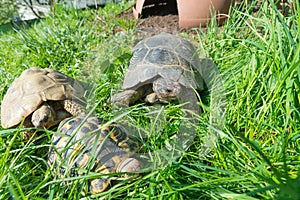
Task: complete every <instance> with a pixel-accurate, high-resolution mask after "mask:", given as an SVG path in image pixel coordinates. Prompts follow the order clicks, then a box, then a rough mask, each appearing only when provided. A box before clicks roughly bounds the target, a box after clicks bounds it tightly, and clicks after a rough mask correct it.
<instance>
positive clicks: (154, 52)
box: [110, 33, 203, 113]
mask: <svg viewBox="0 0 300 200" xmlns="http://www.w3.org/2000/svg"><path fill="white" fill-rule="evenodd" d="M132 52H133V56H132V58H131V60H130V63H129V67H128V68H127V70H126V74H125V78H124V81H123V86H122V89H123V90H124V91H123V92H120V93H118V94H115V95H113V96H112V97H111V99H110V102H111V103H112V104H114V105H117V106H125V105H131V104H133V103H135V102H136V101H137V100H140V99H142V100H144V101H145V102H147V103H151V104H153V103H168V102H170V101H172V100H175V99H178V100H180V101H182V102H187V103H188V102H189V103H188V104H187V105H186V106H185V108H188V109H191V110H193V111H196V112H197V113H199V108H198V106H197V101H198V99H197V96H196V94H195V90H196V89H197V90H202V89H203V79H202V77H201V72H200V67H201V66H200V60H199V57H198V55H197V53H196V49H195V47H194V46H193V44H192V43H191V42H189V41H187V40H186V39H184V38H182V37H178V36H175V35H171V34H168V33H161V34H159V35H155V36H152V37H149V38H146V39H144V40H142V41H140V42H139V43H138V44H137V45H136V46H135V47H134V48H133V50H132Z"/></svg>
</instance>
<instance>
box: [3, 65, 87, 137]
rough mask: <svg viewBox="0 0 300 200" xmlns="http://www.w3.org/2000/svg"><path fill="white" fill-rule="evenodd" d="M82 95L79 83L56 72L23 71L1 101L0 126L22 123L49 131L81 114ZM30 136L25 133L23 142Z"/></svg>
mask: <svg viewBox="0 0 300 200" xmlns="http://www.w3.org/2000/svg"><path fill="white" fill-rule="evenodd" d="M85 92H86V90H85V89H84V87H83V86H82V85H81V84H80V83H78V82H77V81H75V80H74V79H73V78H71V77H68V76H66V75H64V74H62V73H60V72H58V71H56V70H52V69H48V68H44V69H43V68H30V69H27V70H25V71H23V72H22V74H21V75H20V77H18V78H16V79H15V80H14V82H13V83H12V84H11V86H10V87H9V88H8V90H7V92H6V94H5V96H4V98H3V101H2V104H1V125H2V127H3V128H10V127H15V126H17V125H18V124H20V123H21V122H22V121H23V120H24V119H25V120H24V122H23V126H24V127H36V128H49V127H51V126H54V125H56V124H58V123H59V122H60V121H61V120H63V119H65V118H67V117H69V116H71V115H74V116H77V115H81V114H85V108H84V106H83V105H82V104H81V102H83V100H82V99H83V96H84V95H85ZM32 133H33V132H32V131H27V132H25V135H24V137H25V139H28V138H29V137H31V134H32Z"/></svg>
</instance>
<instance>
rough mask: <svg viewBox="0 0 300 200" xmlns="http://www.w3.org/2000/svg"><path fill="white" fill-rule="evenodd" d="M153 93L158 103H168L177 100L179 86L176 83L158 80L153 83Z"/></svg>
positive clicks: (168, 80)
mask: <svg viewBox="0 0 300 200" xmlns="http://www.w3.org/2000/svg"><path fill="white" fill-rule="evenodd" d="M153 91H154V92H155V94H156V96H157V98H158V101H159V102H162V103H168V102H171V101H173V100H175V99H177V98H178V95H179V94H180V91H181V86H180V84H179V83H178V82H176V81H173V80H170V79H165V78H158V79H157V80H155V81H154V82H153Z"/></svg>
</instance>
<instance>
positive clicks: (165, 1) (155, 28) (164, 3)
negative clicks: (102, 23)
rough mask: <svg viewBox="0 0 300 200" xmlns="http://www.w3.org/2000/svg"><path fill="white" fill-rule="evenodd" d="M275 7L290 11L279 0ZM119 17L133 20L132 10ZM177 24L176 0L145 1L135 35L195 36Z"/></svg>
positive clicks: (255, 9) (287, 5)
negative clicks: (181, 34)
mask: <svg viewBox="0 0 300 200" xmlns="http://www.w3.org/2000/svg"><path fill="white" fill-rule="evenodd" d="M242 1H243V0H235V5H236V6H237V7H238V5H239V4H241V3H242ZM247 2H248V5H250V3H251V0H248V1H247ZM260 5H261V1H258V2H257V4H256V5H255V7H254V8H253V14H254V15H255V14H256V12H257V10H258V9H259V7H260ZM277 7H278V9H279V10H280V11H281V12H282V13H283V14H286V13H287V11H286V10H287V9H290V8H291V5H290V4H289V3H287V1H286V0H280V3H278V4H277ZM121 15H122V16H123V17H126V18H129V19H134V17H133V12H132V8H130V9H128V10H126V11H124V12H123V13H122V14H121ZM178 22H179V17H178V10H177V3H176V0H147V1H145V4H144V7H143V10H142V15H141V16H140V18H139V19H138V25H137V31H136V34H137V36H138V38H140V39H143V38H145V37H150V36H153V35H156V34H159V33H161V32H166V33H171V34H178V33H187V34H188V35H195V34H197V33H196V31H195V29H193V28H179V26H178ZM203 29H205V28H203Z"/></svg>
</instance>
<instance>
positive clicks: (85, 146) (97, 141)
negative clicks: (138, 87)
mask: <svg viewBox="0 0 300 200" xmlns="http://www.w3.org/2000/svg"><path fill="white" fill-rule="evenodd" d="M58 133H59V135H53V136H52V142H53V147H52V148H51V149H50V153H49V159H48V162H49V164H50V165H51V166H52V168H53V169H54V171H56V173H57V174H58V176H59V177H61V178H63V177H68V176H77V175H80V174H84V172H89V171H91V172H96V173H100V174H109V173H115V172H127V174H125V177H131V175H129V174H128V172H135V171H137V170H139V169H140V162H139V160H137V159H136V158H134V157H133V154H134V152H135V150H136V149H137V143H136V142H135V141H134V140H133V139H132V138H129V137H128V136H127V134H126V132H125V131H124V130H123V129H122V127H121V126H118V125H116V124H109V125H103V120H102V119H100V118H98V117H84V116H78V117H71V118H67V119H65V120H63V121H62V122H61V123H60V124H59V127H58ZM55 169H56V170H55ZM66 169H70V170H66ZM134 174H136V173H134ZM132 176H134V175H132ZM110 182H111V180H110V179H108V178H103V177H101V178H96V179H93V180H91V181H90V182H89V191H90V192H91V193H93V194H96V193H101V192H103V191H105V190H106V189H107V188H108V186H109V184H110Z"/></svg>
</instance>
